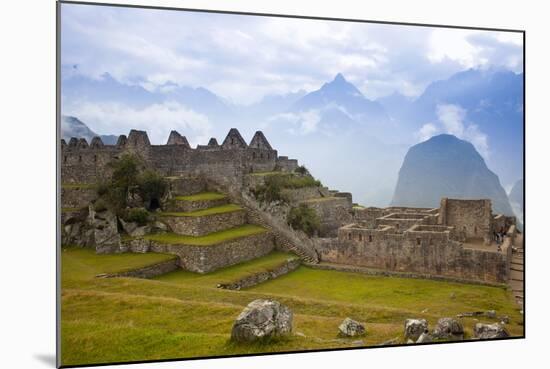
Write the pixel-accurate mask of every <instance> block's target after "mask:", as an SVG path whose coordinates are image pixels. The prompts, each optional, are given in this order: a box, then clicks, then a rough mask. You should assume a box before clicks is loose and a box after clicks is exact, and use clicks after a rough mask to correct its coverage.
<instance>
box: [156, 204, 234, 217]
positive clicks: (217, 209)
mask: <svg viewBox="0 0 550 369" xmlns="http://www.w3.org/2000/svg"><path fill="white" fill-rule="evenodd" d="M240 210H243V208H241V207H240V206H239V205H235V204H227V205H221V206H214V207H211V208H208V209H201V210H194V211H189V212H177V211H167V212H162V213H159V215H160V216H168V217H202V216H206V215H214V214H223V213H231V212H234V211H240Z"/></svg>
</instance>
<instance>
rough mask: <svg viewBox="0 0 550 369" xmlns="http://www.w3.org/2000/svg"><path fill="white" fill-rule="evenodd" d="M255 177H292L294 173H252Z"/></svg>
mask: <svg viewBox="0 0 550 369" xmlns="http://www.w3.org/2000/svg"><path fill="white" fill-rule="evenodd" d="M250 175H251V176H254V177H265V176H292V175H293V174H292V173H287V172H280V171H271V172H256V173H250Z"/></svg>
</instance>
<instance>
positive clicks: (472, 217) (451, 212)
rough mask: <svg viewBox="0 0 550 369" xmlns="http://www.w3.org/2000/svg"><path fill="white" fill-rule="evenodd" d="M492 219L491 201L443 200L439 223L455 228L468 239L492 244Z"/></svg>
mask: <svg viewBox="0 0 550 369" xmlns="http://www.w3.org/2000/svg"><path fill="white" fill-rule="evenodd" d="M492 219H493V214H492V212H491V200H456V199H448V198H443V199H441V207H440V211H439V223H440V224H444V225H449V226H453V227H455V228H456V230H457V231H458V232H462V233H463V234H464V235H465V237H466V238H483V239H484V240H485V242H490V241H491V238H492V234H491V233H492V232H491V221H492Z"/></svg>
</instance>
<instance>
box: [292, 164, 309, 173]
mask: <svg viewBox="0 0 550 369" xmlns="http://www.w3.org/2000/svg"><path fill="white" fill-rule="evenodd" d="M294 171H295V172H296V173H298V174H301V175H309V170H307V168H306V167H305V166H304V165H300V166H299V167H298V168H296V169H295V170H294Z"/></svg>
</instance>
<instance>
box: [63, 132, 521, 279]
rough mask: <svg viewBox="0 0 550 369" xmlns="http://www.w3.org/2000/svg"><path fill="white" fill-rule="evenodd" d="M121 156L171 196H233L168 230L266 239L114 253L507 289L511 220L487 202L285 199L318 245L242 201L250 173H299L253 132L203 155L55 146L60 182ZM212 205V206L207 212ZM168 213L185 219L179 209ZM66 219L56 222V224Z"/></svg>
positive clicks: (89, 178) (146, 145)
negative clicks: (248, 233) (381, 204)
mask: <svg viewBox="0 0 550 369" xmlns="http://www.w3.org/2000/svg"><path fill="white" fill-rule="evenodd" d="M125 153H132V154H135V155H137V156H139V157H140V158H141V159H142V161H143V162H144V163H145V165H147V166H150V167H151V168H154V169H155V170H156V171H158V172H159V173H160V174H161V175H163V176H165V177H167V178H171V181H170V187H171V192H172V193H173V194H180V195H181V194H193V193H198V192H201V191H205V190H211V189H212V188H211V187H212V184H213V183H215V184H216V186H217V187H216V186H214V187H215V188H214V189H215V190H218V189H220V187H219V186H218V185H219V184H220V183H222V184H223V186H222V187H221V188H222V191H221V192H224V193H227V194H231V196H230V197H231V202H236V203H238V204H239V205H242V206H244V208H245V211H241V212H234V213H231V214H225V215H216V216H212V217H210V218H209V219H208V220H207V221H205V220H204V219H194V220H189V221H186V222H185V223H182V221H181V219H171V218H165V221H166V222H165V223H166V224H165V226H166V227H167V228H168V229H170V230H172V231H174V232H176V233H180V234H183V235H190V236H197V235H202V234H206V233H208V232H209V231H212V230H223V229H224V228H227V227H228V226H238V225H240V224H245V223H253V224H260V225H261V226H265V227H266V228H268V229H269V232H268V233H265V234H261V235H256V236H253V237H249V238H248V239H243V240H240V241H238V242H227V243H225V244H223V245H220V246H219V247H215V248H214V247H213V248H205V247H192V246H189V247H186V248H185V249H183V248H181V247H176V246H174V245H165V244H158V243H154V242H152V243H151V242H149V243H147V244H144V243H143V242H141V243H140V242H138V241H132V242H130V243H127V244H126V245H121V246H120V247H119V248H117V249H116V250H117V251H136V252H146V251H157V252H169V253H174V254H177V255H178V256H179V257H180V259H181V261H180V265H181V266H182V267H185V268H187V269H190V270H195V271H199V272H208V271H211V270H215V269H217V268H221V267H224V266H227V265H231V264H235V263H238V262H241V261H243V260H247V259H250V258H251V257H259V256H262V255H265V254H266V253H268V252H270V251H271V250H273V249H274V248H275V247H278V248H280V249H283V250H287V251H293V252H295V253H297V254H298V255H299V256H300V257H301V258H302V260H305V261H307V262H309V263H317V262H319V261H320V262H325V263H331V264H334V265H343V266H351V267H359V268H372V269H376V270H382V271H390V272H395V273H403V274H404V275H405V274H406V275H415V276H422V277H428V278H432V277H434V276H438V277H442V278H448V279H452V280H460V281H474V282H482V283H493V284H494V283H506V282H507V281H508V279H509V274H510V260H511V252H512V250H511V249H512V247H511V244H512V243H513V239H514V237H515V234H516V229H515V218H513V217H507V216H504V215H500V214H493V213H492V210H491V201H490V200H486V199H479V200H461V199H449V198H443V199H442V200H441V204H440V206H439V207H438V208H410V207H397V206H392V207H387V208H372V207H369V208H362V207H357V206H354V204H353V200H352V195H351V194H350V193H345V192H339V191H334V190H330V189H328V188H326V187H307V188H299V189H290V190H285V191H286V193H285V196H286V197H287V198H289V199H291V201H292V203H293V204H298V203H300V204H306V205H307V206H308V207H310V208H312V209H314V210H315V212H316V213H317V214H318V216H319V218H320V220H321V229H320V231H319V233H318V234H317V235H316V237H313V238H312V239H307V238H305V237H303V235H300V234H298V233H299V232H295V231H294V230H292V229H290V227H289V226H288V225H287V224H286V221H285V219H284V217H282V216H279V219H278V218H277V214H269V211H268V210H266V209H262V208H260V207H258V206H257V205H256V204H255V203H254V201H253V200H252V199H250V198H248V197H247V196H246V188H247V187H249V188H251V187H253V186H255V185H257V184H258V183H259V182H258V181H261V180H262V177H260V176H254V175H253V174H254V173H258V172H271V171H282V172H293V171H294V170H295V169H297V168H298V162H297V160H295V159H289V158H288V157H287V156H279V155H278V152H277V150H275V149H273V148H272V146H271V145H270V144H269V142H268V140H267V138H266V137H265V135H264V134H263V133H262V132H260V131H258V132H256V133H255V134H254V136H253V138H252V139H251V141H250V143H249V144H247V143H246V141H245V140H244V138H243V137H242V136H241V134H240V133H239V131H238V130H237V129H235V128H232V129H231V130H230V131H229V133H228V134H227V136H226V137H225V139H224V140H223V142H222V144H221V145H220V144H218V141H217V140H216V139H215V138H211V139H210V141H209V142H208V144H207V145H197V147H196V148H192V147H191V146H190V145H189V142H188V140H187V139H186V137H185V136H182V135H180V134H179V133H178V132H176V131H172V132H170V135H169V138H168V141H167V143H166V145H152V144H151V143H150V141H149V138H148V136H147V133H146V132H144V131H138V130H131V131H130V133H129V135H128V136H125V135H121V136H120V137H119V138H118V140H117V143H116V144H115V145H105V144H103V142H102V141H101V139H100V138H99V137H95V138H94V139H93V140H92V141H91V142H90V144H88V143H87V142H86V140H85V139H77V138H71V139H70V140H69V142H68V143H66V142H65V141H64V140H61V178H62V182H63V183H64V184H65V183H68V184H71V183H72V184H79V183H99V182H101V181H102V180H104V179H105V178H108V176H109V175H110V167H109V165H108V164H109V163H110V162H112V161H114V160H117V159H118V158H120V157H121V156H122V155H124V154H125ZM93 198H94V194H93V190H92V191H91V190H86V188H78V187H77V188H71V189H63V188H62V203H63V206H64V207H77V206H82V205H83V204H82V202H85V204H84V205H87V204H88V203H89V202H90V201H93ZM222 203H226V201H225V200H224V201H222ZM192 205H193V204H192ZM195 205H197V204H194V205H193V206H195ZM216 205H218V204H217V203H216V202H215V201H213V202H211V203H210V204H209V206H216ZM197 206H202V205H201V204H198V205H197ZM174 210H177V211H188V210H192V209H184V208H182V209H179V208H177V207H176V208H174ZM64 216H65V217H66V215H63V214H62V218H63V217H64ZM63 220H64V219H62V221H63ZM224 222H225V223H224ZM195 223H196V224H195ZM73 228H74V227H73ZM500 229H506V230H507V237H506V239H505V242H504V244H503V245H502V250H501V251H499V252H497V250H496V246H495V245H494V244H492V239H493V234H494V232H495V231H498V230H500ZM89 232H90V231H89ZM95 232H96V233H97V231H95ZM258 242H259V243H261V245H260V246H258V245H259V243H258ZM117 247H118V246H117ZM121 247H122V248H121ZM236 250H238V251H236Z"/></svg>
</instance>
